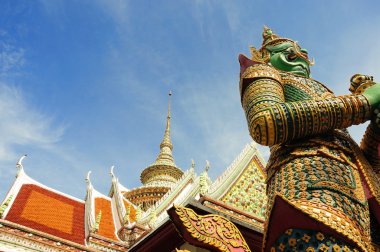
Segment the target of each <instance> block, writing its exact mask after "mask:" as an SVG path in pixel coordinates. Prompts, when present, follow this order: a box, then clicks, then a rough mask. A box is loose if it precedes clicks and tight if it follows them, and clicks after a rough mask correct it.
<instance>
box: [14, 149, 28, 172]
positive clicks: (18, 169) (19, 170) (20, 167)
mask: <svg viewBox="0 0 380 252" xmlns="http://www.w3.org/2000/svg"><path fill="white" fill-rule="evenodd" d="M27 156H28V155H26V154H25V155H23V156H22V157H21V158H20V159H19V160H18V161H17V163H16V168H17V174H16V177H18V176H19V175H20V174H21V173H22V172H24V167H23V166H22V161H23V160H24V158H26V157H27Z"/></svg>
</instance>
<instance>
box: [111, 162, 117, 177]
mask: <svg viewBox="0 0 380 252" xmlns="http://www.w3.org/2000/svg"><path fill="white" fill-rule="evenodd" d="M113 168H115V166H114V165H112V166H111V168H110V175H111V177H112V180H114V179H116V177H115V174H114V173H113Z"/></svg>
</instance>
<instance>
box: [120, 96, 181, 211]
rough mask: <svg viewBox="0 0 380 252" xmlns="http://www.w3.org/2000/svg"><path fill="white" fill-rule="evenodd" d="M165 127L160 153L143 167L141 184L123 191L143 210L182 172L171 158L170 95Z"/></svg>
mask: <svg viewBox="0 0 380 252" xmlns="http://www.w3.org/2000/svg"><path fill="white" fill-rule="evenodd" d="M171 95H172V94H171V92H170V93H169V105H168V115H167V119H166V129H165V133H164V138H163V140H162V142H161V144H160V153H159V154H158V156H157V158H156V161H154V163H153V164H151V165H150V166H148V167H147V168H145V169H144V170H143V171H142V173H141V176H140V179H141V182H142V184H143V186H141V187H139V188H135V189H132V190H130V191H128V192H125V194H124V196H125V197H126V198H127V199H128V200H130V201H131V202H133V203H134V204H135V205H138V206H139V207H140V208H141V209H142V210H143V211H145V210H147V209H148V208H149V207H150V206H152V205H154V204H155V203H156V202H157V201H158V200H159V199H161V197H162V196H164V195H165V194H166V193H167V192H168V191H169V189H170V188H171V187H172V186H174V185H175V184H176V182H177V181H178V180H179V179H180V178H181V176H182V175H183V172H182V170H181V169H180V168H178V167H177V166H176V164H175V163H174V158H173V154H172V151H173V144H172V141H171V139H170V97H171Z"/></svg>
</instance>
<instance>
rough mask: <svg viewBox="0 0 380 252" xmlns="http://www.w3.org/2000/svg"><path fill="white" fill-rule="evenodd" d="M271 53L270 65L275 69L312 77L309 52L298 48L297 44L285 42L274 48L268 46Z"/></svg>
mask: <svg viewBox="0 0 380 252" xmlns="http://www.w3.org/2000/svg"><path fill="white" fill-rule="evenodd" d="M266 49H267V50H268V51H269V52H270V61H269V62H270V63H271V65H272V66H274V67H275V68H277V69H279V70H282V71H286V72H291V73H294V74H297V75H301V76H305V77H309V76H310V61H309V60H308V57H307V51H306V50H305V49H301V48H299V47H298V45H297V44H296V43H291V42H284V43H281V44H278V45H274V46H267V47H266Z"/></svg>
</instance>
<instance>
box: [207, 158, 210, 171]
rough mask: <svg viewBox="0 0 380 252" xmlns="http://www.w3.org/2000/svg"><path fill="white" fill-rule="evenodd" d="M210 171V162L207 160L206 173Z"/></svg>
mask: <svg viewBox="0 0 380 252" xmlns="http://www.w3.org/2000/svg"><path fill="white" fill-rule="evenodd" d="M208 169H210V162H209V161H208V160H206V172H208Z"/></svg>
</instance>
